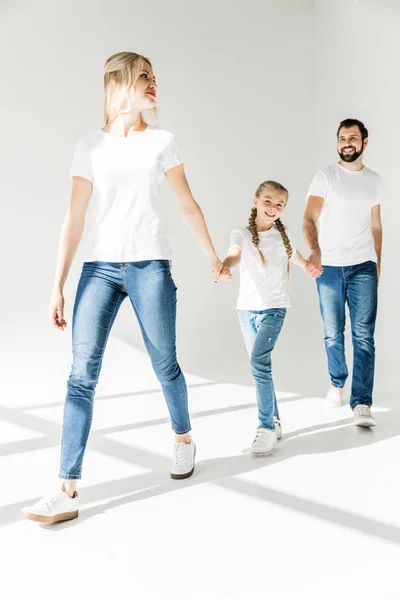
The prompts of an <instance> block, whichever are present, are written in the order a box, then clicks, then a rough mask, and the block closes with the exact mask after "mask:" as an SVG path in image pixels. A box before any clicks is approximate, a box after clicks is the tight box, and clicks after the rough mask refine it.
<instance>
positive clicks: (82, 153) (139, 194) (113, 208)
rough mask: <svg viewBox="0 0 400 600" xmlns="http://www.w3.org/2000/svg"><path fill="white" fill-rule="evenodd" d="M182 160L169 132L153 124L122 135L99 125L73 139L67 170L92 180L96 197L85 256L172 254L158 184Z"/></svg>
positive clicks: (120, 258) (130, 258) (119, 258)
mask: <svg viewBox="0 0 400 600" xmlns="http://www.w3.org/2000/svg"><path fill="white" fill-rule="evenodd" d="M182 162H183V161H182V157H181V153H180V150H179V148H178V145H177V143H176V141H175V138H174V136H173V134H171V133H169V132H168V131H165V130H163V129H158V128H156V127H153V126H151V125H149V126H148V127H147V129H146V130H145V131H142V132H135V133H133V134H132V135H130V136H128V137H126V138H123V137H117V136H113V135H110V134H108V133H104V132H103V131H102V130H101V129H100V130H98V131H96V132H95V133H93V134H92V135H90V136H88V137H87V138H85V139H83V140H81V141H79V142H78V143H77V145H76V148H75V153H74V157H73V161H72V168H71V176H74V175H75V176H79V177H84V178H85V179H88V180H89V181H91V182H92V183H93V200H92V202H94V203H95V206H94V212H93V216H92V223H91V224H90V230H89V235H88V240H87V251H86V252H85V260H86V261H97V260H99V261H105V262H135V261H141V260H155V259H168V260H169V259H170V258H171V250H170V246H169V242H168V227H167V207H166V204H165V201H164V199H163V198H162V194H161V188H162V185H163V183H164V180H165V173H166V172H167V171H168V169H171V168H172V167H175V166H177V165H179V164H181V163H182Z"/></svg>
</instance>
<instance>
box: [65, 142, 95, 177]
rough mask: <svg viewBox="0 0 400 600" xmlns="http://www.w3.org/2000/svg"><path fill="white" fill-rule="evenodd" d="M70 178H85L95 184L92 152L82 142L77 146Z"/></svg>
mask: <svg viewBox="0 0 400 600" xmlns="http://www.w3.org/2000/svg"><path fill="white" fill-rule="evenodd" d="M70 176H71V177H84V178H85V179H88V180H89V181H90V182H91V183H93V168H92V160H91V154H90V150H89V148H88V147H87V145H86V144H85V143H84V142H82V141H80V142H78V143H77V144H76V146H75V152H74V155H73V157H72V165H71V170H70Z"/></svg>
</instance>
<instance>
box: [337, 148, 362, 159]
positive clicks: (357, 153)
mask: <svg viewBox="0 0 400 600" xmlns="http://www.w3.org/2000/svg"><path fill="white" fill-rule="evenodd" d="M363 151H364V148H363V147H361V149H360V150H359V151H358V150H356V149H355V148H354V152H352V153H351V154H345V153H344V152H343V150H342V152H339V151H338V154H339V156H340V158H341V159H342V161H343V162H349V163H350V162H354V161H355V160H357V158H359V157H360V156H361V154H362V153H363Z"/></svg>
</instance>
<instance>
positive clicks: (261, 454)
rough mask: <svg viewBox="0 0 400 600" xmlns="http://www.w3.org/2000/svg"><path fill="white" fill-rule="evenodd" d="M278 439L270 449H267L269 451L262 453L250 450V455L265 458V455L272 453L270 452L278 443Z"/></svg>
mask: <svg viewBox="0 0 400 600" xmlns="http://www.w3.org/2000/svg"><path fill="white" fill-rule="evenodd" d="M278 441H279V440H278V439H277V440H276V442H275V444H274V445H273V446H272V448H269V450H264V452H253V450H250V453H251V454H252V455H253V456H265V455H266V454H270V453H271V452H272V450H273V449H274V448H275V446H276V444H277V443H278Z"/></svg>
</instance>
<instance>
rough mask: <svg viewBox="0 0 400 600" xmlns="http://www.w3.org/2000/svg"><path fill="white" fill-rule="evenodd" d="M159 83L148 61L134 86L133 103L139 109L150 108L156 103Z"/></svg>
mask: <svg viewBox="0 0 400 600" xmlns="http://www.w3.org/2000/svg"><path fill="white" fill-rule="evenodd" d="M157 88H158V86H157V83H156V78H155V76H154V73H153V69H152V68H151V66H150V65H149V64H147V63H145V64H144V66H143V70H142V71H141V72H140V74H139V78H138V80H137V82H136V83H135V85H134V86H133V94H132V104H134V106H135V108H138V109H139V110H150V109H152V108H154V107H155V105H156V98H157Z"/></svg>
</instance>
